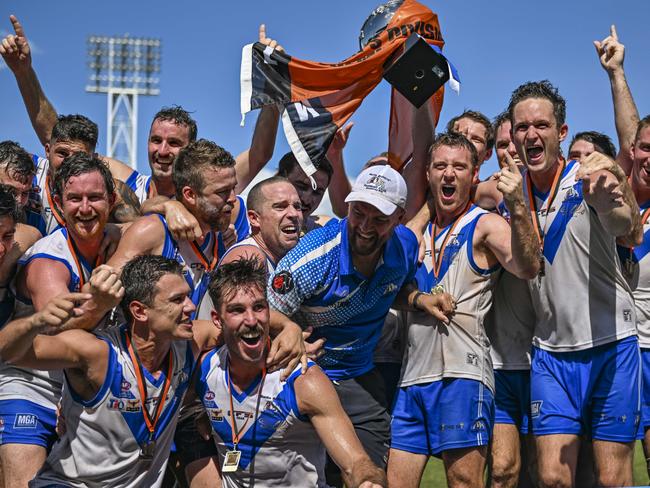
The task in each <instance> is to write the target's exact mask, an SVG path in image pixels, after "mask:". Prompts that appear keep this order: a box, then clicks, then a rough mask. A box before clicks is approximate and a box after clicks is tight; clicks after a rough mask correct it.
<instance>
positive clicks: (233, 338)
mask: <svg viewBox="0 0 650 488" xmlns="http://www.w3.org/2000/svg"><path fill="white" fill-rule="evenodd" d="M266 282H267V269H266V267H265V266H264V264H263V263H262V262H260V261H259V260H257V259H255V258H242V259H238V260H236V261H233V262H230V263H227V264H224V265H222V266H220V267H219V268H218V269H217V271H216V272H215V274H214V277H213V281H212V282H211V283H210V295H211V296H212V300H213V302H214V304H215V310H214V312H213V313H212V314H213V315H212V320H213V322H214V324H215V325H216V327H217V328H218V329H219V330H220V331H221V335H222V337H223V340H224V343H225V345H224V346H223V347H221V348H219V349H213V350H212V351H210V352H209V353H208V354H207V355H205V356H204V357H203V358H202V360H201V365H200V367H199V372H198V375H197V381H196V391H197V393H198V396H199V397H200V398H201V399H202V401H203V404H204V406H205V409H206V411H207V413H208V418H209V419H210V421H211V424H212V427H213V431H214V437H215V440H216V443H217V446H218V449H219V465H221V466H222V469H221V473H220V474H221V479H222V485H223V486H228V487H230V486H249V485H250V486H257V487H260V488H261V487H266V486H269V487H270V486H280V485H281V486H284V487H316V486H319V487H320V486H324V483H325V479H324V464H325V462H324V461H325V449H327V450H328V452H330V454H331V456H332V457H333V458H334V459H335V460H336V462H337V463H338V464H339V465H340V467H341V469H342V471H343V472H344V477H345V482H346V486H349V487H351V488H352V487H355V488H356V487H360V488H379V487H380V486H386V478H385V475H384V473H383V472H382V471H381V470H380V469H379V468H377V466H375V465H373V463H372V461H371V460H370V459H369V458H368V455H367V454H366V453H365V452H364V450H363V448H362V446H361V444H360V442H359V439H358V438H357V436H356V435H355V433H354V429H353V428H352V424H351V423H350V420H349V419H348V418H347V416H346V415H345V412H344V411H343V409H342V408H341V404H340V402H339V399H338V397H337V396H336V392H335V391H334V389H333V388H332V384H331V382H330V381H329V380H328V379H327V377H326V376H325V375H324V374H323V372H322V371H321V370H320V368H318V366H315V365H314V364H313V363H310V364H309V367H308V369H307V372H305V373H304V374H301V371H300V369H298V368H296V369H294V370H293V371H289V372H288V373H289V374H288V378H287V379H286V380H283V379H282V378H281V377H280V374H279V372H274V373H268V372H267V371H266V368H265V363H266V356H267V354H268V345H269V304H268V301H267V299H266V293H267V291H266V289H267V286H266ZM260 400H261V401H260ZM213 483H214V480H213Z"/></svg>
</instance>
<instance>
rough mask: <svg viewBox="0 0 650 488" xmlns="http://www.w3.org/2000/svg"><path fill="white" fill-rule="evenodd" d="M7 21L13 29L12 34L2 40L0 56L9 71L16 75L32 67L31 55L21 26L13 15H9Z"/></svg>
mask: <svg viewBox="0 0 650 488" xmlns="http://www.w3.org/2000/svg"><path fill="white" fill-rule="evenodd" d="M9 20H10V21H11V25H12V26H13V28H14V34H9V35H8V36H6V37H5V38H4V39H3V40H2V44H0V55H2V58H3V59H4V60H5V63H7V66H9V69H11V71H13V72H14V73H17V72H19V71H21V70H26V69H29V68H30V67H31V66H32V54H31V49H30V47H29V42H27V37H25V31H24V30H23V26H22V25H20V22H18V19H17V18H16V16H15V15H10V16H9Z"/></svg>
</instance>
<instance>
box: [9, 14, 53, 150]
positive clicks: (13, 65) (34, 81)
mask: <svg viewBox="0 0 650 488" xmlns="http://www.w3.org/2000/svg"><path fill="white" fill-rule="evenodd" d="M9 20H11V24H12V26H13V29H14V34H9V35H8V36H6V37H5V38H4V39H3V40H2V45H0V55H2V57H3V59H4V60H5V62H6V63H7V66H9V69H11V71H12V72H13V74H14V77H15V78H16V83H17V84H18V89H19V90H20V94H21V95H22V97H23V102H24V103H25V108H26V109H27V114H28V115H29V120H30V121H31V123H32V126H33V127H34V131H35V132H36V135H37V136H38V139H39V140H40V141H41V144H43V145H45V144H47V143H48V142H49V141H50V134H51V133H52V128H53V127H54V124H56V117H57V115H56V110H55V109H54V107H53V106H52V104H51V103H50V101H49V100H48V99H47V97H46V96H45V93H44V92H43V89H42V88H41V84H40V83H39V81H38V77H37V76H36V72H35V71H34V69H33V67H32V54H31V49H30V47H29V42H28V41H27V37H26V36H25V30H24V29H23V26H22V25H21V24H20V22H18V19H17V18H16V16H15V15H10V16H9Z"/></svg>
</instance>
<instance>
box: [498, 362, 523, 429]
mask: <svg viewBox="0 0 650 488" xmlns="http://www.w3.org/2000/svg"><path fill="white" fill-rule="evenodd" d="M494 389H495V392H494V423H495V424H513V425H516V426H517V428H518V429H519V432H520V433H522V434H528V432H529V430H530V370H528V369H523V370H522V369H517V370H507V369H495V370H494Z"/></svg>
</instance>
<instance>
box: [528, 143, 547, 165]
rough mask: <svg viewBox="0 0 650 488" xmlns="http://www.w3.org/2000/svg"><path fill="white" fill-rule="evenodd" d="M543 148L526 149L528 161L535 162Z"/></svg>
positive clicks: (532, 147) (531, 147) (540, 155)
mask: <svg viewBox="0 0 650 488" xmlns="http://www.w3.org/2000/svg"><path fill="white" fill-rule="evenodd" d="M543 153H544V148H542V147H541V146H530V147H527V148H526V156H527V158H528V161H537V160H539V159H540V158H541V157H542V154H543Z"/></svg>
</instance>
